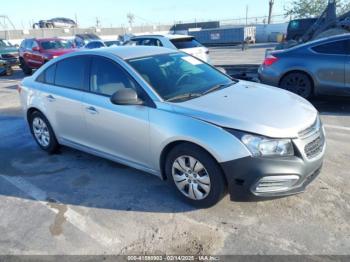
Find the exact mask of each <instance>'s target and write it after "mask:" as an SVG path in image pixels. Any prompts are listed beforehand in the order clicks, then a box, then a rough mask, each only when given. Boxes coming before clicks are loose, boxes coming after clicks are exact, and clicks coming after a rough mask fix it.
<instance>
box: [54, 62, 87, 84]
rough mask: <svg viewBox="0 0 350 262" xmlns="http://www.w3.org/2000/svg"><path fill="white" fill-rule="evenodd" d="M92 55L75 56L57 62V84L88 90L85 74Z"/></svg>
mask: <svg viewBox="0 0 350 262" xmlns="http://www.w3.org/2000/svg"><path fill="white" fill-rule="evenodd" d="M89 61H90V57H88V56H74V57H70V58H66V59H64V60H62V61H60V62H58V63H57V66H56V77H55V85H58V86H62V87H68V88H73V89H80V90H87V86H85V83H84V82H85V76H86V74H87V65H88V64H89Z"/></svg>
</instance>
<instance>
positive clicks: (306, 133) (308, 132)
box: [298, 118, 319, 139]
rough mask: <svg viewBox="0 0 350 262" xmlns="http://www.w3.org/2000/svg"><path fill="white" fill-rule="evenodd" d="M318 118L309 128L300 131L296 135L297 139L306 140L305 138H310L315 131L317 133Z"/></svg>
mask: <svg viewBox="0 0 350 262" xmlns="http://www.w3.org/2000/svg"><path fill="white" fill-rule="evenodd" d="M318 121H319V120H318V118H317V119H316V120H315V122H314V123H313V124H312V125H311V126H309V127H308V128H306V129H304V130H302V131H300V132H299V133H298V135H299V137H300V138H301V139H303V138H307V137H309V136H312V135H313V134H314V133H315V132H316V131H318Z"/></svg>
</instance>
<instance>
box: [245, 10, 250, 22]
mask: <svg viewBox="0 0 350 262" xmlns="http://www.w3.org/2000/svg"><path fill="white" fill-rule="evenodd" d="M248 12H249V6H248V5H247V6H246V7H245V25H248Z"/></svg>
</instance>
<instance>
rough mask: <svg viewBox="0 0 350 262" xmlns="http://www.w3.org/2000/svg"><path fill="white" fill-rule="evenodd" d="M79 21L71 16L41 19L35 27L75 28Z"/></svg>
mask: <svg viewBox="0 0 350 262" xmlns="http://www.w3.org/2000/svg"><path fill="white" fill-rule="evenodd" d="M74 27H77V23H76V22H75V21H74V20H72V19H69V18H64V17H56V18H52V19H49V20H40V21H39V22H38V23H35V24H34V25H33V28H34V29H35V28H74Z"/></svg>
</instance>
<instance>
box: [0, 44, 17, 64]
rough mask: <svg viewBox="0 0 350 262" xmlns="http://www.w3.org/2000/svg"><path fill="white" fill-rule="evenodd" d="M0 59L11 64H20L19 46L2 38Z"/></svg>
mask: <svg viewBox="0 0 350 262" xmlns="http://www.w3.org/2000/svg"><path fill="white" fill-rule="evenodd" d="M0 59H1V60H4V61H5V62H6V64H7V65H9V66H14V65H18V48H17V47H15V46H13V45H11V44H10V43H9V42H8V41H6V40H3V39H0Z"/></svg>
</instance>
